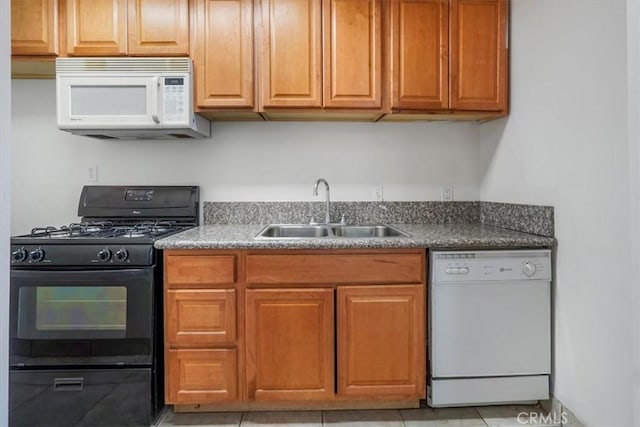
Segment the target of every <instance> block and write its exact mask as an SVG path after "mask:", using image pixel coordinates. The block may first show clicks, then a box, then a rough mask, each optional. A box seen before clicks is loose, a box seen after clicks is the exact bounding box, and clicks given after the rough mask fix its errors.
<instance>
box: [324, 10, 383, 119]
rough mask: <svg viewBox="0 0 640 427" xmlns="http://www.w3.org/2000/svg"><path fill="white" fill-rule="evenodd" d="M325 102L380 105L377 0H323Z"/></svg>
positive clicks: (338, 105)
mask: <svg viewBox="0 0 640 427" xmlns="http://www.w3.org/2000/svg"><path fill="white" fill-rule="evenodd" d="M322 19H323V38H324V43H325V44H324V74H323V79H324V81H323V87H324V106H325V107H329V108H350V109H352V108H353V109H357V108H381V107H382V97H381V95H382V90H381V89H382V76H381V74H382V60H381V56H382V55H381V54H382V48H381V32H382V30H381V23H382V12H381V1H380V0H324V1H323V17H322Z"/></svg>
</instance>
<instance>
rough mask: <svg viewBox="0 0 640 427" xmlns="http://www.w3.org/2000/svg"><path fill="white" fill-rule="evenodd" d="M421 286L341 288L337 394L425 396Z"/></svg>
mask: <svg viewBox="0 0 640 427" xmlns="http://www.w3.org/2000/svg"><path fill="white" fill-rule="evenodd" d="M424 298H425V296H424V286H422V285H398V286H366V287H365V286H360V287H355V286H339V287H338V290H337V300H336V301H337V302H336V304H337V306H336V310H337V322H338V325H337V343H338V350H337V361H338V366H337V371H338V394H339V395H350V396H374V395H375V396H383V395H395V396H399V395H402V396H404V397H407V398H410V397H415V398H423V397H424V378H425V372H426V366H425V352H426V350H425V346H426V344H425V332H424V331H425V327H424V325H425V318H424V315H423V313H424V305H425V303H424Z"/></svg>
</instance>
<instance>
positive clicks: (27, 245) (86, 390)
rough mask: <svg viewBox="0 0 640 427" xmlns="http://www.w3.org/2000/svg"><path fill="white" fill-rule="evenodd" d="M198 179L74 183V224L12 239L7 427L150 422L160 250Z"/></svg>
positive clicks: (178, 224)
mask: <svg viewBox="0 0 640 427" xmlns="http://www.w3.org/2000/svg"><path fill="white" fill-rule="evenodd" d="M198 208H199V188H198V187H197V186H85V187H84V188H83V189H82V193H81V195H80V201H79V205H78V215H79V216H80V217H82V219H81V221H80V222H78V223H71V224H69V225H66V226H61V227H37V228H34V229H33V230H32V231H31V233H30V234H27V235H23V236H15V237H12V238H11V253H12V256H11V280H10V288H11V289H10V297H11V301H10V330H9V332H10V333H9V337H10V346H9V365H10V366H9V368H10V372H9V402H10V414H9V421H10V425H11V426H90V425H91V426H115V425H117V426H129V425H136V426H140V425H150V424H152V423H153V422H154V420H155V418H156V417H157V415H158V413H159V411H160V410H161V409H162V407H163V406H164V400H163V393H164V386H163V379H164V375H163V340H162V339H163V333H162V316H161V313H162V256H161V253H160V251H158V250H156V249H154V247H153V243H154V242H155V241H156V240H157V239H159V238H162V237H166V236H169V235H171V234H174V233H177V232H180V231H183V230H186V229H188V228H191V227H193V226H196V225H198V223H199V221H198Z"/></svg>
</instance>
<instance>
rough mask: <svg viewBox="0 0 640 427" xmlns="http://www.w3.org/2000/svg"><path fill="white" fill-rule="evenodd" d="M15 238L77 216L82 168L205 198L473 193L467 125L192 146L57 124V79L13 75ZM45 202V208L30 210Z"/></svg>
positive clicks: (270, 134)
mask: <svg viewBox="0 0 640 427" xmlns="http://www.w3.org/2000/svg"><path fill="white" fill-rule="evenodd" d="M12 93H13V97H12V99H13V111H12V120H13V138H14V149H13V152H14V154H13V161H14V164H15V165H19V166H18V167H16V168H15V169H14V172H13V209H12V211H13V222H12V231H13V233H14V234H16V233H23V232H26V231H28V230H30V229H31V227H34V226H36V225H46V224H49V225H62V224H65V223H68V222H69V221H72V220H76V218H77V217H76V214H77V203H78V196H79V194H80V189H81V187H82V185H84V184H88V182H87V169H88V167H90V166H91V165H95V164H97V165H98V177H99V182H98V184H104V185H108V184H199V185H200V186H201V188H202V195H201V199H202V200H209V201H238V200H246V201H251V200H278V201H285V200H303V201H304V200H316V199H317V200H323V199H322V197H318V198H314V197H313V196H312V194H311V192H312V187H313V183H314V182H315V180H316V179H317V178H319V177H324V178H326V179H327V180H328V181H329V183H330V184H331V196H332V199H334V200H373V199H374V194H375V193H374V192H373V188H374V186H375V185H377V184H383V188H384V198H385V200H440V187H441V185H443V184H453V185H454V195H455V199H456V200H478V198H479V195H480V193H479V177H480V170H479V165H478V162H477V156H476V154H477V143H476V140H475V139H476V129H477V126H478V125H477V124H474V123H404V124H397V123H283V122H281V123H274V122H270V123H265V122H259V123H214V124H213V136H212V138H211V139H209V140H204V141H199V142H190V141H189V142H185V141H178V142H173V141H170V142H167V141H155V142H154V141H123V142H114V141H100V140H95V139H91V138H86V137H80V136H74V135H70V134H68V133H66V132H61V131H59V130H58V129H57V128H56V118H55V82H54V81H53V80H13V81H12ZM39 206H44V207H46V208H45V209H43V210H38V209H36V208H37V207H39Z"/></svg>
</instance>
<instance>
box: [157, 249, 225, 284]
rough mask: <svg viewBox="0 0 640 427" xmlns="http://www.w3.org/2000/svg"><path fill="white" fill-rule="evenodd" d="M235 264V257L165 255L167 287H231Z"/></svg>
mask: <svg viewBox="0 0 640 427" xmlns="http://www.w3.org/2000/svg"><path fill="white" fill-rule="evenodd" d="M236 263H237V261H236V255H167V256H166V258H165V274H166V282H167V286H168V287H169V288H172V289H174V288H191V287H194V286H195V287H198V285H231V284H233V283H235V281H236V273H235V271H236Z"/></svg>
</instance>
